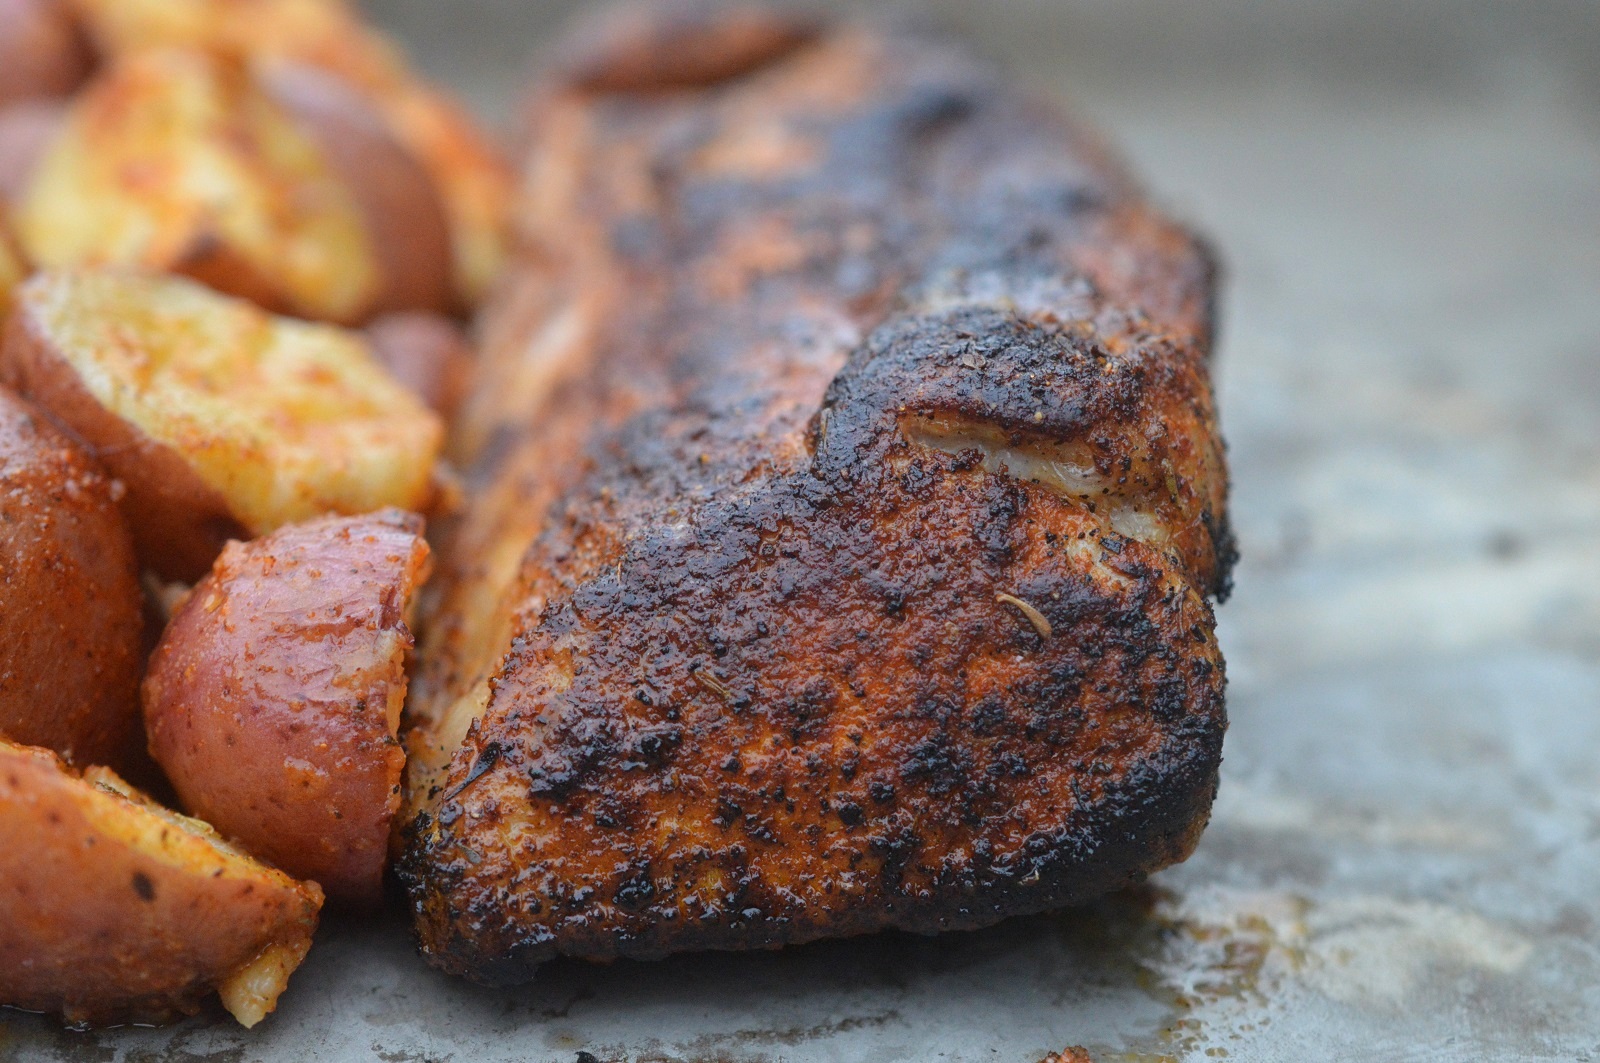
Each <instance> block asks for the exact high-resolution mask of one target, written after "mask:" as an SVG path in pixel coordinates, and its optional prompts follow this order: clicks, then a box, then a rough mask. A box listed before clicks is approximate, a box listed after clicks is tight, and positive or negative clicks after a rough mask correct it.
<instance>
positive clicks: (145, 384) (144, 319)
mask: <svg viewBox="0 0 1600 1063" xmlns="http://www.w3.org/2000/svg"><path fill="white" fill-rule="evenodd" d="M25 291H31V292H33V293H34V296H32V297H30V298H33V297H36V298H37V303H36V306H37V310H38V312H39V314H40V316H41V318H42V321H43V325H44V331H45V333H46V334H47V335H48V336H49V338H50V340H51V342H52V343H53V345H54V347H55V349H56V353H57V354H58V355H59V356H60V357H61V358H62V359H63V360H65V361H66V362H67V363H68V364H69V365H70V367H71V369H72V371H73V372H75V373H76V374H77V375H78V376H79V378H80V379H81V381H82V382H83V384H84V386H85V387H86V388H87V389H88V390H89V392H90V393H91V394H92V395H93V397H94V398H95V400H96V401H98V402H99V403H100V404H101V405H102V406H104V407H105V408H106V409H107V410H108V411H110V412H111V413H112V414H113V415H115V416H117V417H119V418H121V419H123V420H125V421H127V422H129V423H131V424H132V425H134V426H135V427H136V428H138V429H139V430H140V431H141V432H143V433H144V434H145V435H147V436H149V437H150V438H152V439H154V440H156V441H157V442H159V443H163V444H166V445H167V446H169V447H171V448H172V449H174V450H176V451H177V452H178V453H179V454H180V455H182V456H183V457H184V458H185V459H186V460H187V461H188V463H189V464H190V465H191V467H192V468H193V469H194V471H195V472H196V474H197V475H198V476H199V477H200V479H201V480H203V481H204V482H205V483H206V484H207V485H208V486H210V487H211V488H212V489H214V490H215V491H216V492H217V493H218V494H219V495H221V496H222V498H224V499H225V500H226V501H227V503H228V505H229V508H230V509H231V510H232V511H233V513H234V515H235V516H236V517H237V518H238V519H239V521H240V522H241V523H242V524H244V525H245V526H246V527H247V528H248V529H249V530H250V531H251V532H253V533H255V534H262V533H265V532H268V531H271V530H272V529H274V528H277V527H279V526H281V525H283V524H286V523H289V522H292V521H296V520H302V519H306V518H309V517H313V516H318V515H321V514H323V513H328V512H336V513H366V512H370V511H372V510H376V509H379V508H382V507H383V506H388V505H394V506H399V507H401V508H404V509H413V510H420V509H425V508H426V506H427V503H428V501H429V500H430V496H431V494H432V490H433V468H434V460H435V457H436V455H437V453H438V450H439V446H440V442H441V439H442V436H443V426H442V425H441V423H440V421H439V419H438V417H437V416H436V415H435V414H433V413H432V412H431V411H430V410H428V409H427V407H425V406H424V405H423V404H422V403H421V402H420V401H419V400H418V399H417V398H416V397H415V396H414V395H412V394H411V393H410V392H409V391H408V390H407V389H405V388H404V387H402V386H401V385H400V384H399V383H397V382H396V381H395V380H394V379H393V378H392V377H390V376H389V375H388V374H387V373H386V372H385V371H384V370H383V368H382V367H381V366H380V365H379V364H378V363H377V361H376V360H375V359H374V358H373V356H372V354H371V352H370V350H369V349H368V347H367V346H366V344H365V343H364V342H363V341H362V340H361V339H359V338H358V337H357V336H356V335H355V334H353V333H348V332H345V331H344V330H342V329H338V328H335V327H332V326H326V325H314V324H308V323H305V322H300V321H294V320H290V319H287V318H280V317H274V316H272V315H270V314H267V313H265V312H263V311H261V310H260V309H258V308H256V307H254V306H251V305H250V304H248V303H246V302H244V301H242V300H237V299H229V298H226V297H222V296H218V295H216V294H215V293H213V292H209V291H207V290H206V289H205V288H203V287H201V286H200V285H198V284H194V283H192V282H189V281H184V280H180V279H175V278H153V277H143V276H136V275H131V274H120V273H110V272H96V271H91V272H82V273H72V274H60V275H54V276H50V277H41V278H39V279H38V280H37V281H35V282H32V285H31V286H30V288H28V289H25Z"/></svg>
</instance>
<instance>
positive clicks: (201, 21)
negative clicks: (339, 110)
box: [73, 0, 405, 85]
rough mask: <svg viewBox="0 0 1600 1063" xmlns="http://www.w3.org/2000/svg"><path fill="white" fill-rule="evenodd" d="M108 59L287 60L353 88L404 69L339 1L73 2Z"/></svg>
mask: <svg viewBox="0 0 1600 1063" xmlns="http://www.w3.org/2000/svg"><path fill="white" fill-rule="evenodd" d="M73 3H74V5H75V7H76V8H77V10H78V12H79V15H80V17H81V18H82V19H83V21H84V23H85V25H86V26H87V27H88V31H89V36H90V38H91V39H92V40H93V41H94V43H95V45H96V46H97V47H98V48H99V50H100V51H101V52H102V53H103V54H106V55H123V54H126V53H128V52H132V51H138V50H142V49H148V48H169V47H177V48H192V49H199V50H203V51H212V52H218V53H229V54H233V55H236V56H246V55H273V56H288V57H293V58H296V59H300V60H302V61H304V62H307V63H310V64H311V65H313V66H318V67H321V68H323V69H325V70H332V71H336V72H338V73H340V74H341V75H343V76H345V77H346V78H348V79H350V80H351V81H353V82H354V83H355V84H358V85H380V84H391V83H394V82H396V81H398V80H399V79H401V78H402V77H404V76H405V66H404V64H403V63H402V62H401V61H400V58H399V56H398V54H397V53H396V51H395V50H394V48H393V47H392V46H391V45H390V44H389V43H388V41H386V40H385V39H384V38H383V37H382V36H381V35H379V34H377V33H374V32H372V31H371V30H369V29H368V28H367V27H366V26H365V25H363V24H362V22H361V19H360V18H359V17H358V16H357V15H356V13H355V12H354V11H353V10H351V8H350V7H349V5H347V4H345V3H343V2H342V0H73Z"/></svg>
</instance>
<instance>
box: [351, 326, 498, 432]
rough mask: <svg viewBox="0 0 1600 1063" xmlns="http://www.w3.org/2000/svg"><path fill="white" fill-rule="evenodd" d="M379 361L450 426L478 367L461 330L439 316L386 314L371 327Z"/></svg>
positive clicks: (369, 335)
mask: <svg viewBox="0 0 1600 1063" xmlns="http://www.w3.org/2000/svg"><path fill="white" fill-rule="evenodd" d="M367 338H368V339H370V340H371V341H372V349H373V351H374V353H376V354H377V356H378V360H379V361H381V362H382V363H383V364H384V365H386V366H388V367H389V372H391V373H393V374H394V375H395V379H397V380H399V381H400V382H401V383H402V384H405V385H406V386H407V387H409V388H410V389H411V390H412V391H415V392H416V393H417V394H418V395H420V396H422V400H423V401H424V402H426V403H427V404H428V405H429V406H432V407H433V408H434V409H435V410H436V411H438V413H439V414H440V415H441V416H443V417H444V418H445V420H446V421H448V420H450V419H451V418H453V417H455V415H456V411H457V410H458V409H460V407H461V401H462V399H464V398H465V397H466V394H467V389H468V388H469V387H470V386H471V383H472V374H473V372H474V369H475V365H476V361H477V359H475V358H474V357H473V354H472V347H471V345H470V344H469V343H468V342H467V337H466V336H465V335H464V334H463V333H462V331H461V328H460V326H458V325H457V324H456V323H455V322H454V321H451V320H450V319H448V318H444V317H440V316H439V315H438V314H417V313H406V314H386V315H385V316H383V317H380V318H378V319H377V320H376V321H374V322H373V323H372V324H370V325H368V326H367Z"/></svg>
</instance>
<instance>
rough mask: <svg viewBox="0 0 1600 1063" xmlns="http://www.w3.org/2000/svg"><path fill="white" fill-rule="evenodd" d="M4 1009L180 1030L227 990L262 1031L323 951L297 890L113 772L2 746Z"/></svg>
mask: <svg viewBox="0 0 1600 1063" xmlns="http://www.w3.org/2000/svg"><path fill="white" fill-rule="evenodd" d="M0 836H3V837H4V838H5V844H4V845H0V1003H4V1004H9V1005H12V1006H14V1007H19V1008H26V1009H29V1010H33V1011H46V1012H51V1013H54V1014H59V1015H61V1016H62V1017H63V1018H64V1019H65V1020H66V1021H68V1022H69V1023H75V1024H83V1025H111V1024H117V1023H126V1022H141V1023H159V1022H169V1021H171V1020H173V1019H176V1018H180V1017H182V1016H184V1015H190V1014H193V1013H194V1012H196V1011H198V1010H199V1008H200V1005H201V1003H202V1001H203V1000H204V999H205V998H206V997H207V996H209V995H210V994H212V993H214V992H215V993H220V994H221V997H222V1004H223V1006H224V1007H225V1008H227V1009H228V1011H229V1012H231V1013H232V1014H233V1016H234V1018H236V1019H238V1020H239V1022H241V1023H243V1024H244V1025H245V1026H254V1025H255V1024H256V1023H258V1022H260V1021H261V1019H262V1018H264V1017H265V1016H266V1015H267V1014H268V1013H270V1012H271V1011H272V1010H273V1009H274V1008H275V1007H276V1006H277V1001H278V996H279V995H280V994H281V993H282V992H283V990H284V988H285V987H286V986H287V984H288V980H289V975H290V974H292V973H293V972H294V970H295V968H296V967H298V966H299V965H300V961H301V960H303V959H304V958H305V955H306V951H307V950H308V949H309V948H310V947H311V938H312V935H313V933H314V932H315V931H316V928H317V913H318V911H319V910H320V909H321V907H322V891H321V890H320V889H318V888H317V886H316V884H315V883H307V882H296V881H295V880H294V879H292V878H290V877H288V876H287V875H285V874H283V873H282V872H280V871H275V870H273V869H272V868H270V867H267V866H266V865H265V864H262V863H259V862H257V861H256V860H254V859H252V858H250V857H249V856H246V855H245V854H244V853H242V852H239V851H238V850H236V849H234V848H233V847H232V846H230V845H229V844H227V843H226V842H224V841H223V840H222V839H221V838H220V837H218V836H217V834H216V832H215V831H213V830H212V829H211V828H210V827H208V826H206V825H205V824H204V823H201V822H199V821H198V820H193V819H189V818H187V817H185V816H179V815H177V814H176V813H172V812H168V811H167V810H166V809H163V808H161V807H160V806H158V805H155V804H154V803H152V802H151V801H149V799H148V798H146V797H144V796H143V795H142V794H140V793H138V792H137V791H135V790H133V789H131V788H130V787H129V786H128V785H127V784H126V783H124V782H123V781H122V780H121V779H119V778H118V777H117V776H116V775H115V774H113V773H112V772H110V771H107V770H105V769H103V768H91V769H89V770H88V771H87V772H85V773H84V774H83V775H81V776H79V775H77V774H75V773H73V772H72V771H70V770H69V769H67V768H66V767H65V766H64V765H63V764H62V762H61V761H60V760H59V759H58V758H57V757H56V756H55V755H54V754H52V753H50V752H48V751H46V750H42V749H33V748H28V747H24V746H18V745H15V744H13V743H11V742H6V741H3V740H0Z"/></svg>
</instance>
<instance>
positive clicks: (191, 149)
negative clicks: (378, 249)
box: [16, 51, 381, 322]
mask: <svg viewBox="0 0 1600 1063" xmlns="http://www.w3.org/2000/svg"><path fill="white" fill-rule="evenodd" d="M16 220H17V231H18V237H19V239H20V241H21V243H22V248H23V250H24V251H25V252H26V253H27V255H28V257H29V258H30V259H31V260H32V261H34V262H35V263H37V264H39V265H40V266H41V267H55V266H84V265H87V266H93V265H120V266H139V267H145V268H150V269H156V270H166V271H174V272H196V273H197V274H198V271H199V270H200V269H201V268H205V269H206V270H207V272H206V273H205V277H206V279H207V280H208V281H210V282H211V283H213V284H215V285H218V286H220V287H224V288H226V289H228V290H230V291H233V292H235V293H236V294H241V295H246V296H250V297H252V298H256V299H258V300H259V301H261V302H263V303H265V304H266V305H268V306H269V307H270V308H272V309H280V310H286V311H291V312H295V313H298V314H301V315H304V316H307V317H313V318H320V319H325V320H330V321H341V322H353V321H357V320H359V319H361V317H362V316H363V314H364V313H365V312H366V311H367V309H368V307H369V306H370V304H371V302H372V301H373V299H374V298H375V297H376V295H377V292H378V288H379V285H380V283H381V276H380V271H379V266H378V263H377V259H376V254H375V251H374V249H373V246H372V241H371V239H370V237H369V234H368V230H367V228H366V225H365V222H364V220H363V218H362V216H361V213H360V210H359V207H358V205H357V203H356V200H355V198H354V197H353V195H352V194H351V192H350V190H349V189H348V188H347V187H346V186H345V185H344V184H343V183H342V182H341V181H340V180H339V179H338V177H337V176H336V175H335V173H334V171H333V170H332V168H331V166H330V165H329V163H328V162H327V160H326V159H325V158H324V156H323V155H322V154H321V153H320V152H319V151H318V149H317V148H316V146H315V144H314V143H313V142H312V140H311V139H310V138H309V137H308V136H306V135H305V134H304V133H303V132H302V131H301V130H300V129H298V128H297V127H296V125H295V124H294V122H293V120H292V119H291V118H290V117H289V116H288V115H287V114H285V113H284V112H283V111H281V110H280V109H279V108H278V106H277V105H276V104H274V103H273V102H272V101H271V100H269V99H268V98H267V97H266V95H265V94H263V93H262V92H260V91H259V90H257V89H256V88H255V87H254V85H253V83H252V82H251V80H250V78H249V77H248V76H247V75H246V74H244V73H243V72H242V71H241V70H238V69H235V68H232V67H230V66H229V65H228V64H227V63H225V62H224V61H222V60H219V59H216V58H212V57H208V56H205V55H203V54H201V53H195V52H175V51H167V52H160V51H156V52H142V53H139V54H135V55H130V56H129V57H127V58H125V59H123V60H121V61H120V62H117V63H115V64H114V65H113V66H112V67H111V68H110V69H109V70H108V71H106V72H105V73H104V74H102V75H101V76H100V77H99V78H98V79H96V80H95V82H94V83H92V84H91V85H90V87H89V88H87V89H86V90H85V91H84V92H83V94H82V95H81V96H80V97H79V98H78V100H77V101H76V102H75V103H74V105H73V107H72V110H71V112H70V114H69V116H68V118H67V123H66V128H65V129H64V130H63V131H62V133H61V134H60V135H59V136H58V137H57V138H56V139H55V141H54V142H53V143H52V144H51V146H50V148H49V149H48V150H47V151H46V153H45V155H44V157H43V159H41V160H40V163H39V165H38V167H37V169H36V170H35V171H34V174H33V177H32V180H31V182H30V183H29V185H28V188H27V190H26V192H25V193H24V194H23V196H22V200H21V203H20V205H19V209H18V216H17V219H16ZM224 257H225V258H226V260H227V261H228V262H229V266H228V267H227V271H226V272H223V270H222V267H219V266H217V265H215V264H214V263H215V261H216V260H218V259H220V258H224Z"/></svg>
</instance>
